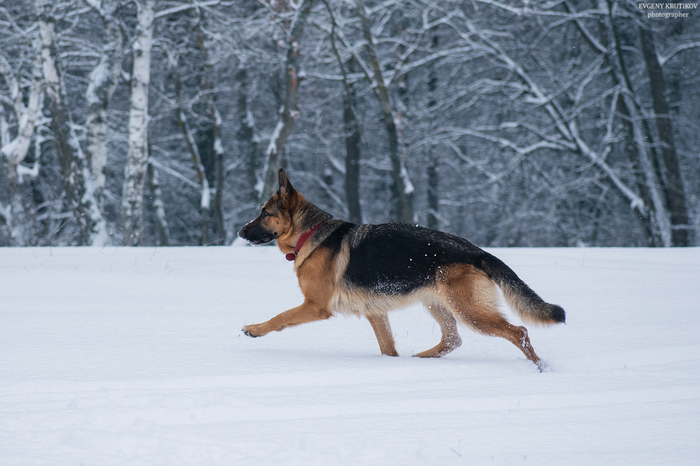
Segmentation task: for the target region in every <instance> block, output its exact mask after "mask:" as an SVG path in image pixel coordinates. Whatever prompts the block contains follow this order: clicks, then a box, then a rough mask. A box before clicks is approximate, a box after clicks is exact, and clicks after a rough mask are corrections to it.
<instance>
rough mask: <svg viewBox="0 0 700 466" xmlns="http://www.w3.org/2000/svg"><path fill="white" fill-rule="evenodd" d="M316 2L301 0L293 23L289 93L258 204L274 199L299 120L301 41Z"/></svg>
mask: <svg viewBox="0 0 700 466" xmlns="http://www.w3.org/2000/svg"><path fill="white" fill-rule="evenodd" d="M314 3H315V0H300V2H299V6H298V7H297V11H296V15H295V16H294V21H293V22H292V26H291V29H290V31H289V46H288V48H287V63H286V66H285V70H286V71H285V83H286V93H285V98H284V104H283V106H282V108H281V109H280V113H279V117H278V119H277V125H276V126H275V130H274V131H273V133H272V136H271V137H270V144H269V145H268V146H267V150H266V151H265V158H266V160H265V168H264V170H263V183H262V185H261V186H260V188H259V190H258V201H259V203H262V202H264V201H265V200H266V199H267V198H269V197H270V196H272V194H273V193H274V192H275V189H276V187H277V172H278V171H279V169H280V167H281V165H282V157H283V156H284V148H285V145H286V144H287V139H289V135H290V134H291V133H292V128H293V127H294V122H295V121H296V120H297V118H299V84H300V82H301V80H302V79H303V75H302V74H301V73H300V64H301V60H300V58H301V57H300V50H301V40H302V37H303V34H304V23H305V22H306V18H307V17H308V16H309V14H310V13H311V9H312V8H313V6H314Z"/></svg>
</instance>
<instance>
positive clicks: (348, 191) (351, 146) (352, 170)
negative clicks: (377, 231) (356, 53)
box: [343, 77, 362, 224]
mask: <svg viewBox="0 0 700 466" xmlns="http://www.w3.org/2000/svg"><path fill="white" fill-rule="evenodd" d="M343 80H344V82H345V84H346V87H347V89H346V93H345V95H344V96H343V122H344V128H343V130H344V132H345V151H346V155H345V198H346V200H347V203H348V214H349V219H348V220H350V221H351V222H353V223H357V224H360V223H362V207H361V205H360V158H361V155H362V150H361V146H362V131H361V130H360V123H359V122H358V121H357V114H356V113H355V110H354V108H355V90H354V89H353V88H352V84H351V83H349V82H347V77H343Z"/></svg>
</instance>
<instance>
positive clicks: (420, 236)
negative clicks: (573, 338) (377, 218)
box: [238, 170, 565, 370]
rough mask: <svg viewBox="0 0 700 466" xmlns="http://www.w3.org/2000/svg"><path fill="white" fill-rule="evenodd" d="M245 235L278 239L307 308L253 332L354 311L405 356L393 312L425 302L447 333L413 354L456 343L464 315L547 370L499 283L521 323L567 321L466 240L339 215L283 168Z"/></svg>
mask: <svg viewBox="0 0 700 466" xmlns="http://www.w3.org/2000/svg"><path fill="white" fill-rule="evenodd" d="M238 235H239V236H240V237H241V238H243V239H245V240H247V241H248V242H250V243H252V244H264V243H268V242H270V241H272V240H277V245H278V246H279V248H280V249H281V250H282V252H283V253H285V254H286V255H287V259H288V260H293V261H294V270H295V271H296V274H297V277H298V278H299V286H300V287H301V291H302V293H303V294H304V302H303V303H302V304H301V305H300V306H297V307H295V308H292V309H290V310H288V311H285V312H283V313H281V314H279V315H277V316H275V317H273V318H272V319H270V320H268V321H267V322H263V323H261V324H255V325H246V326H245V327H243V332H244V333H245V334H246V335H248V336H250V337H261V336H263V335H266V334H267V333H269V332H272V331H273V330H274V331H280V330H282V329H284V328H287V327H292V326H294V325H299V324H303V323H306V322H313V321H316V320H322V319H328V318H329V317H331V316H332V315H333V313H334V312H339V313H343V314H355V315H362V316H365V317H366V318H367V320H369V323H370V324H371V325H372V329H373V330H374V333H375V335H376V337H377V341H378V342H379V349H380V350H381V352H382V354H386V355H389V356H398V353H397V352H396V348H395V346H394V338H393V336H392V332H391V327H390V326H389V320H388V318H387V313H388V312H389V311H390V310H392V309H395V308H400V307H404V306H406V305H408V304H411V303H414V302H421V303H423V305H424V306H425V307H426V308H427V309H428V312H430V314H431V315H432V316H433V318H435V320H436V321H437V322H438V324H439V325H440V329H441V330H442V338H441V340H440V343H438V344H437V345H436V346H435V347H434V348H431V349H429V350H427V351H423V352H421V353H418V354H416V355H415V356H417V357H420V358H437V357H440V356H444V355H446V354H448V353H450V352H451V351H453V350H454V349H455V348H458V347H459V346H460V345H461V343H462V340H461V338H460V337H459V334H458V333H457V322H458V321H459V322H461V323H463V324H466V325H467V326H470V327H472V328H473V329H475V330H477V331H479V332H481V333H484V334H486V335H493V336H498V337H502V338H505V339H507V340H508V341H510V342H511V343H513V344H514V345H515V346H517V347H518V348H520V350H521V351H522V352H523V353H524V354H525V357H527V358H528V359H529V360H531V361H532V362H533V363H535V364H537V366H538V367H539V368H540V370H542V369H543V367H544V366H543V364H542V363H541V361H540V358H539V357H538V356H537V354H535V350H534V349H533V348H532V345H531V344H530V339H529V337H528V335H527V329H526V328H525V327H518V326H515V325H512V324H510V323H509V322H508V321H507V320H506V319H505V318H504V317H503V315H502V314H501V312H500V311H499V302H500V293H499V289H500V291H501V293H502V295H503V297H504V298H505V300H506V302H507V303H508V304H509V305H510V306H511V307H512V308H513V309H514V310H515V311H516V312H517V313H518V315H520V317H521V318H522V319H523V320H524V321H528V322H532V323H537V324H555V323H560V322H564V321H565V313H564V309H562V308H561V307H560V306H557V305H555V304H548V303H546V302H544V301H543V300H542V298H540V297H539V296H538V295H537V294H536V293H535V292H534V291H532V289H530V287H528V286H527V285H526V284H525V283H524V282H523V281H522V280H521V279H520V278H518V276H517V275H516V274H515V272H513V270H511V269H510V268H509V267H508V266H507V265H506V264H504V263H503V262H502V261H501V260H499V259H498V258H496V257H494V256H492V255H491V254H489V253H487V252H486V251H484V250H482V249H480V248H478V247H477V246H475V245H473V244H472V243H470V242H469V241H467V240H465V239H463V238H460V237H457V236H453V235H450V234H447V233H443V232H440V231H434V230H429V229H427V228H422V227H419V226H415V225H409V224H404V223H387V224H382V225H355V224H353V223H348V222H344V221H342V220H334V219H333V218H332V216H331V215H330V214H328V213H327V212H324V211H323V210H321V209H319V208H318V207H316V206H315V205H313V204H312V203H310V202H309V201H307V200H306V199H305V198H304V196H303V195H302V194H301V193H299V192H298V191H296V190H295V189H294V187H292V184H291V183H290V182H289V179H288V178H287V174H286V173H285V171H284V170H280V171H279V191H277V193H276V194H275V195H273V196H272V198H270V200H268V201H267V202H266V203H265V205H264V206H263V208H262V211H261V212H260V215H258V217H257V218H256V219H255V220H252V221H251V222H249V223H248V224H247V225H245V226H244V227H243V228H241V230H240V231H239V232H238Z"/></svg>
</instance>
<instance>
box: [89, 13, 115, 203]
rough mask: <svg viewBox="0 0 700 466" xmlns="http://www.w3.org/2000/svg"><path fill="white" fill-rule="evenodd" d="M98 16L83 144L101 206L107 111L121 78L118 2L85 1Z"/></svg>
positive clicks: (103, 187)
mask: <svg viewBox="0 0 700 466" xmlns="http://www.w3.org/2000/svg"><path fill="white" fill-rule="evenodd" d="M85 1H86V2H87V3H88V4H89V5H90V6H91V7H92V8H93V9H94V10H95V11H96V12H97V13H98V15H99V17H100V21H101V23H102V30H103V33H104V38H103V45H102V53H101V56H100V60H99V62H98V63H97V65H96V66H95V68H93V70H92V72H91V73H90V76H89V84H88V86H87V90H86V92H85V100H86V101H87V118H86V121H85V128H86V145H85V155H86V156H87V160H88V163H89V165H90V171H91V173H92V178H93V183H94V189H95V198H96V199H97V202H98V205H99V206H100V209H101V205H102V198H103V195H104V189H105V167H106V166H107V160H108V154H109V152H108V150H107V111H108V108H109V103H110V100H111V99H112V96H113V95H114V91H115V90H116V88H117V84H118V82H119V79H120V77H121V71H122V65H121V58H122V32H121V28H120V24H119V17H118V11H119V7H120V1H119V0H85Z"/></svg>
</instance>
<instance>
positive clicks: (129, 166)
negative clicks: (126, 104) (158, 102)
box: [122, 0, 156, 246]
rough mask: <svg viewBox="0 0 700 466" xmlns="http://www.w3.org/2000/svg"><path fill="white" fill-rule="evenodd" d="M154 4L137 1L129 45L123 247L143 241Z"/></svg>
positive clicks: (148, 0) (149, 0) (150, 0)
mask: <svg viewBox="0 0 700 466" xmlns="http://www.w3.org/2000/svg"><path fill="white" fill-rule="evenodd" d="M155 3H156V2H155V0H141V1H140V2H139V3H138V4H137V5H138V9H139V12H138V27H137V31H136V38H135V40H134V44H133V69H132V71H131V110H130V112H129V152H128V154H127V160H126V167H125V168H124V186H123V188H122V223H123V228H124V232H123V234H124V245H125V246H138V245H140V244H141V242H142V240H143V190H144V184H145V182H146V167H147V162H148V87H149V85H150V80H151V47H152V45H153V33H154V30H155Z"/></svg>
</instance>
